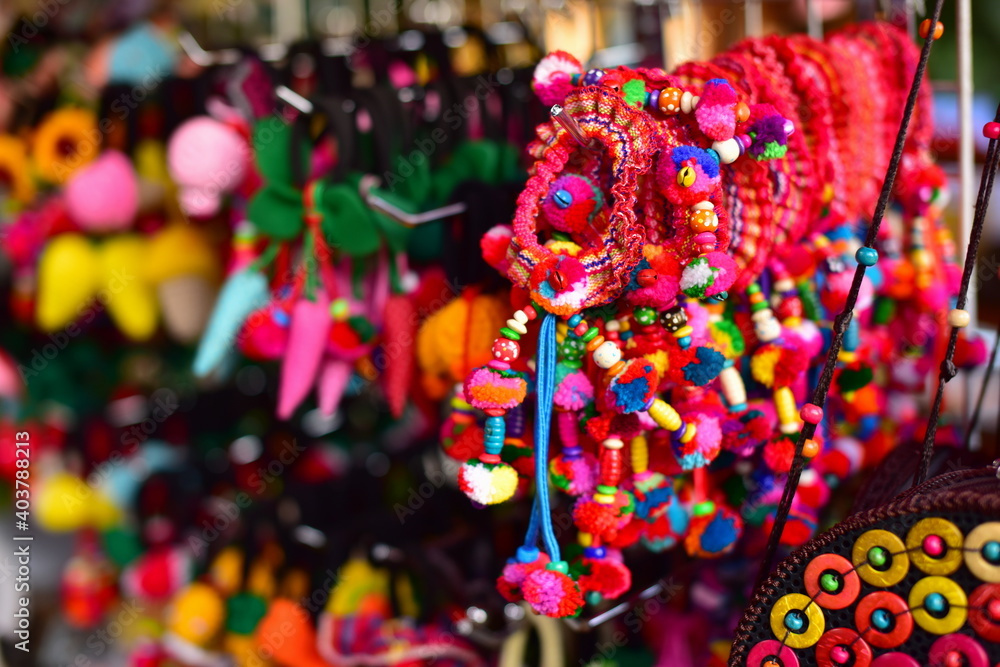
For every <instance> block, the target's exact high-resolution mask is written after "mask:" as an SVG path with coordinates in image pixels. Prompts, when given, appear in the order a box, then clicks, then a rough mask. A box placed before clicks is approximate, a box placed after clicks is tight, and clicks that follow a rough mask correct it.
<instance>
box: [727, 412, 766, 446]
mask: <svg viewBox="0 0 1000 667" xmlns="http://www.w3.org/2000/svg"><path fill="white" fill-rule="evenodd" d="M773 431H774V424H773V422H772V420H770V419H768V418H767V416H766V415H765V414H764V413H763V412H761V411H760V410H744V411H743V413H742V414H740V416H739V418H738V419H727V420H725V421H724V422H723V423H722V448H723V449H725V450H726V451H730V452H733V453H735V454H736V455H738V456H749V455H750V454H752V453H753V451H754V450H755V449H757V447H759V446H760V445H762V444H763V443H764V442H765V441H766V440H767V439H768V438H770V437H771V433H772V432H773Z"/></svg>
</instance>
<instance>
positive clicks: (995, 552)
mask: <svg viewBox="0 0 1000 667" xmlns="http://www.w3.org/2000/svg"><path fill="white" fill-rule="evenodd" d="M983 558H985V559H986V561H987V562H990V563H994V564H996V563H1000V542H996V541H994V540H991V541H989V542H987V543H986V544H984V545H983Z"/></svg>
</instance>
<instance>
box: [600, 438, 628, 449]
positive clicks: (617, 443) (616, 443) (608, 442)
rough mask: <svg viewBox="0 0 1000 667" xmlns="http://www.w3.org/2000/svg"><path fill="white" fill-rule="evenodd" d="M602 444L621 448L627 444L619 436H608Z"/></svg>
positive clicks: (611, 447) (612, 447) (609, 447)
mask: <svg viewBox="0 0 1000 667" xmlns="http://www.w3.org/2000/svg"><path fill="white" fill-rule="evenodd" d="M601 444H602V445H604V446H605V447H607V448H608V449H621V448H622V447H624V446H625V443H624V442H622V441H621V440H620V439H618V438H608V439H607V440H605V441H604V442H602V443H601Z"/></svg>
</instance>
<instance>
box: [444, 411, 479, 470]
mask: <svg viewBox="0 0 1000 667" xmlns="http://www.w3.org/2000/svg"><path fill="white" fill-rule="evenodd" d="M440 437H441V446H442V447H443V448H444V453H445V454H447V455H448V456H450V457H451V458H453V459H455V460H456V461H468V460H469V459H476V458H479V455H480V454H482V453H483V451H484V450H485V445H484V442H483V429H482V428H480V427H479V425H478V424H476V423H475V422H465V423H463V422H459V421H456V420H455V418H454V416H449V417H448V418H447V419H445V420H444V423H443V424H441V434H440Z"/></svg>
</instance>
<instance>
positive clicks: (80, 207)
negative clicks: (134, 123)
mask: <svg viewBox="0 0 1000 667" xmlns="http://www.w3.org/2000/svg"><path fill="white" fill-rule="evenodd" d="M65 200H66V212H67V213H69V216H70V217H71V218H72V219H73V221H74V222H76V224H78V225H80V227H82V228H83V229H85V230H87V231H90V232H112V231H121V230H123V229H127V228H128V227H129V226H131V224H132V219H133V218H135V215H136V213H137V212H138V211H139V179H138V177H137V176H136V173H135V170H134V169H133V168H132V163H131V162H130V161H129V159H128V158H127V157H125V155H124V154H123V153H121V152H119V151H115V150H109V151H105V152H104V154H103V155H101V156H100V157H99V158H97V159H96V160H94V161H93V162H91V163H90V164H88V165H87V166H85V167H83V168H81V169H80V170H79V171H77V172H76V173H75V174H74V175H73V177H72V179H71V180H70V181H69V182H68V183H67V184H66V188H65Z"/></svg>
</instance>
